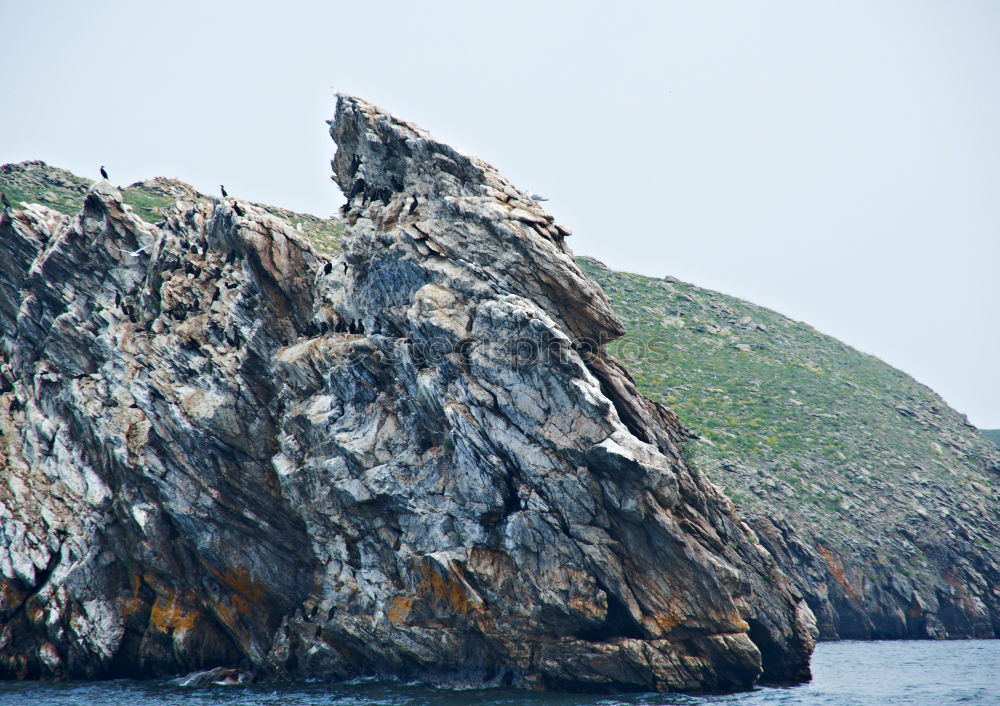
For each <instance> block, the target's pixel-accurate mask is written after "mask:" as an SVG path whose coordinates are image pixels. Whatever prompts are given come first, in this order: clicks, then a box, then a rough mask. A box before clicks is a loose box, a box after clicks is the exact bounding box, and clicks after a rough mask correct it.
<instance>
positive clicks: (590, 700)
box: [0, 640, 1000, 706]
mask: <svg viewBox="0 0 1000 706" xmlns="http://www.w3.org/2000/svg"><path fill="white" fill-rule="evenodd" d="M813 674H814V678H813V681H812V682H810V683H809V684H803V685H801V686H795V687H785V688H761V689H757V690H755V691H752V692H748V693H741V694H727V695H724V696H685V695H680V694H628V695H621V696H582V695H575V694H539V693H533V692H525V691H517V690H513V689H469V690H461V691H455V690H445V689H435V688H433V687H428V686H424V685H419V684H400V683H396V682H385V681H373V680H358V681H355V682H351V683H347V684H323V683H309V684H295V685H286V684H274V683H269V684H254V685H250V686H239V687H236V686H229V687H204V688H185V687H178V686H175V685H171V684H167V683H166V682H150V681H146V682H138V681H129V680H117V681H106V682H89V683H88V682H70V683H38V682H34V683H19V682H7V683H0V704H3V705H4V706H6V705H7V704H10V705H11V706H13V705H15V704H16V705H17V706H57V705H58V706H91V705H93V706H225V705H227V704H232V705H233V706H236V705H237V704H239V706H276V705H277V704H281V706H466V705H469V706H714V705H715V704H718V705H719V706H744V705H746V706H759V705H762V704H768V705H771V704H778V705H781V706H795V705H798V704H808V705H809V706H819V705H824V706H826V705H829V706H870V705H872V704H878V705H881V704H886V705H888V706H897V705H898V706H902V705H903V704H905V705H906V706H938V705H939V704H975V705H976V706H979V705H980V704H982V705H983V706H993V705H995V706H1000V640H967V641H947V642H930V641H920V642H910V641H907V642H827V643H822V644H820V645H819V647H818V648H817V649H816V653H815V655H814V657H813Z"/></svg>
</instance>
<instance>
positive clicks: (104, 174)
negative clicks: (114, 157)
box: [101, 164, 108, 179]
mask: <svg viewBox="0 0 1000 706" xmlns="http://www.w3.org/2000/svg"><path fill="white" fill-rule="evenodd" d="M101 177H102V178H104V179H107V178H108V172H107V170H105V169H104V165H103V164H102V165H101Z"/></svg>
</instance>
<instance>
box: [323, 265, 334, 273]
mask: <svg viewBox="0 0 1000 706" xmlns="http://www.w3.org/2000/svg"><path fill="white" fill-rule="evenodd" d="M332 271H333V263H332V262H328V263H326V264H325V265H323V274H325V275H328V274H330V273H331V272H332Z"/></svg>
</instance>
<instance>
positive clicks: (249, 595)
mask: <svg viewBox="0 0 1000 706" xmlns="http://www.w3.org/2000/svg"><path fill="white" fill-rule="evenodd" d="M213 573H214V575H215V578H217V579H219V581H221V582H222V583H223V584H225V585H226V586H228V587H229V588H231V589H232V590H233V591H235V592H236V593H238V594H239V595H240V596H243V597H244V598H246V600H245V601H240V603H239V606H237V609H238V610H241V612H243V611H242V609H243V608H246V609H247V610H250V609H251V608H250V607H249V605H248V604H247V601H249V602H250V603H255V604H260V603H262V602H263V600H264V591H265V589H266V588H267V587H266V586H265V585H264V584H263V583H261V582H260V581H257V580H256V579H254V577H253V576H252V575H251V574H250V570H249V569H247V567H245V566H238V567H236V568H229V569H226V570H224V571H215V572H213ZM233 598H234V600H235V598H236V596H234V597H233Z"/></svg>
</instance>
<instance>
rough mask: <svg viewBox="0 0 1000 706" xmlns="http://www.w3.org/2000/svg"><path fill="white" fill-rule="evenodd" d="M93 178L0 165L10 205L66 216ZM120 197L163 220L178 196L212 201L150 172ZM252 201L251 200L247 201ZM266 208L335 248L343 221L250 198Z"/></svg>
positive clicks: (321, 246)
mask: <svg viewBox="0 0 1000 706" xmlns="http://www.w3.org/2000/svg"><path fill="white" fill-rule="evenodd" d="M93 183H94V182H93V181H91V180H90V179H83V178H81V177H78V176H76V175H75V174H73V173H71V172H68V171H66V170H65V169H59V168H57V167H51V166H49V165H47V164H46V163H45V162H41V161H32V162H21V163H19V164H5V165H3V166H2V167H0V191H3V192H4V193H5V194H7V198H8V199H9V200H10V202H11V203H12V204H13V205H14V206H15V207H17V206H19V205H20V204H21V203H22V202H24V203H37V204H40V205H42V206H48V207H49V208H54V209H55V210H57V211H60V212H61V213H65V214H66V215H75V214H76V213H77V212H78V211H79V210H80V208H81V206H83V199H84V197H85V196H86V195H87V190H88V189H90V186H91V184H93ZM121 192H122V200H123V201H124V202H125V203H126V204H127V205H129V206H131V207H132V210H133V212H134V213H135V214H136V215H137V216H139V217H140V218H142V219H143V220H144V221H147V222H149V223H156V222H158V221H160V220H162V219H163V210H164V209H165V208H167V207H168V206H170V205H171V204H172V203H173V202H174V200H175V199H176V198H178V197H181V198H184V199H186V200H188V201H193V200H199V201H214V200H216V199H215V198H213V197H211V196H207V195H205V194H202V193H200V192H198V191H195V190H194V189H193V188H192V187H191V186H189V185H188V184H185V183H184V182H181V181H177V180H176V179H165V178H163V177H155V178H153V179H147V180H146V181H142V182H137V183H135V184H132V185H131V186H128V187H125V188H123V189H122V190H121ZM250 203H253V202H250ZM254 205H255V206H260V207H261V208H263V209H264V210H265V211H267V212H268V213H270V214H272V215H274V216H277V217H278V218H281V219H283V220H285V221H287V222H288V223H290V224H291V225H292V226H293V227H295V228H296V229H298V230H300V231H301V232H302V234H303V235H304V236H305V237H306V238H308V239H309V240H310V241H311V242H312V243H313V245H314V247H315V248H316V249H317V250H319V251H320V252H323V253H326V254H336V253H338V252H339V251H340V238H341V234H342V233H343V231H344V227H343V224H342V223H341V222H340V221H339V220H337V219H336V218H317V217H316V216H312V215H309V214H306V213H296V212H294V211H289V210H287V209H283V208H277V207H274V206H267V205H265V204H257V203H254Z"/></svg>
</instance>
